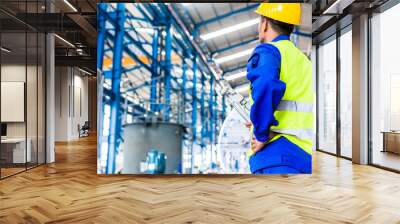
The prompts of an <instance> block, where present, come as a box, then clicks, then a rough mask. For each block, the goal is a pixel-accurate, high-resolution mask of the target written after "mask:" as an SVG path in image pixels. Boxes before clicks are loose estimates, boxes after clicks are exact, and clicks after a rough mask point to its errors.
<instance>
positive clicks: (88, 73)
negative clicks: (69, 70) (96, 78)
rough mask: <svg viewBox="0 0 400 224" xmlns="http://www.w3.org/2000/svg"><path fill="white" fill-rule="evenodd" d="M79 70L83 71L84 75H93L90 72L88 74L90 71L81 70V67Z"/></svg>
mask: <svg viewBox="0 0 400 224" xmlns="http://www.w3.org/2000/svg"><path fill="white" fill-rule="evenodd" d="M78 70H79V71H81V72H83V73H85V74H86V75H92V73H90V72H88V71H86V70H84V69H81V68H79V67H78Z"/></svg>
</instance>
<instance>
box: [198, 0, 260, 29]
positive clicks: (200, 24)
mask: <svg viewBox="0 0 400 224" xmlns="http://www.w3.org/2000/svg"><path fill="white" fill-rule="evenodd" d="M257 7H258V4H253V5H249V6H246V7H244V8H241V9H239V10H236V11H232V12H228V13H225V14H222V15H220V16H216V17H213V18H210V19H208V20H205V21H203V22H201V23H198V24H196V25H195V30H200V29H201V28H202V27H203V26H205V25H209V24H211V23H215V22H218V21H220V20H222V19H225V18H227V17H231V16H234V15H237V14H240V13H243V12H247V11H252V10H254V9H255V8H257Z"/></svg>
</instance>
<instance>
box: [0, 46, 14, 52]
mask: <svg viewBox="0 0 400 224" xmlns="http://www.w3.org/2000/svg"><path fill="white" fill-rule="evenodd" d="M0 49H1V51H4V52H6V53H10V52H11V50H9V49H7V48H5V47H1V48H0Z"/></svg>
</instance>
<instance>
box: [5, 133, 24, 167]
mask: <svg viewBox="0 0 400 224" xmlns="http://www.w3.org/2000/svg"><path fill="white" fill-rule="evenodd" d="M26 142H27V143H28V144H27V147H26V153H25V138H5V139H1V157H2V159H4V160H5V161H6V163H26V162H31V158H32V154H31V145H32V141H31V139H30V138H27V139H26Z"/></svg>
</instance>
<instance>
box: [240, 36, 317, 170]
mask: <svg viewBox="0 0 400 224" xmlns="http://www.w3.org/2000/svg"><path fill="white" fill-rule="evenodd" d="M280 40H289V36H287V35H279V36H278V37H276V38H275V39H274V40H273V41H280ZM280 65H281V55H280V52H279V50H278V49H277V48H276V47H275V46H273V45H272V44H268V43H261V44H258V45H257V47H256V48H255V49H254V51H253V53H252V55H251V57H250V59H249V61H248V64H247V79H248V80H249V81H250V83H251V96H252V98H253V101H254V103H253V105H252V106H251V110H250V120H251V122H252V123H253V132H254V136H255V138H256V139H257V140H258V141H260V142H266V141H267V140H268V139H269V133H270V127H271V126H276V125H278V121H277V120H276V119H275V117H274V112H275V110H276V108H277V107H278V105H279V103H280V101H281V99H282V97H283V95H284V93H285V90H286V84H285V83H284V82H282V81H281V80H280V79H279V74H280ZM249 163H250V170H251V172H252V173H254V174H296V173H311V164H312V163H311V155H310V154H308V153H307V152H305V151H304V150H303V149H301V148H300V147H299V146H297V145H295V144H293V143H292V142H290V141H289V140H288V139H287V138H285V137H280V138H279V139H277V140H275V141H273V142H270V143H269V144H267V145H266V146H264V148H262V149H261V150H260V151H258V152H257V153H256V154H253V155H252V156H251V157H250V160H249Z"/></svg>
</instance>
